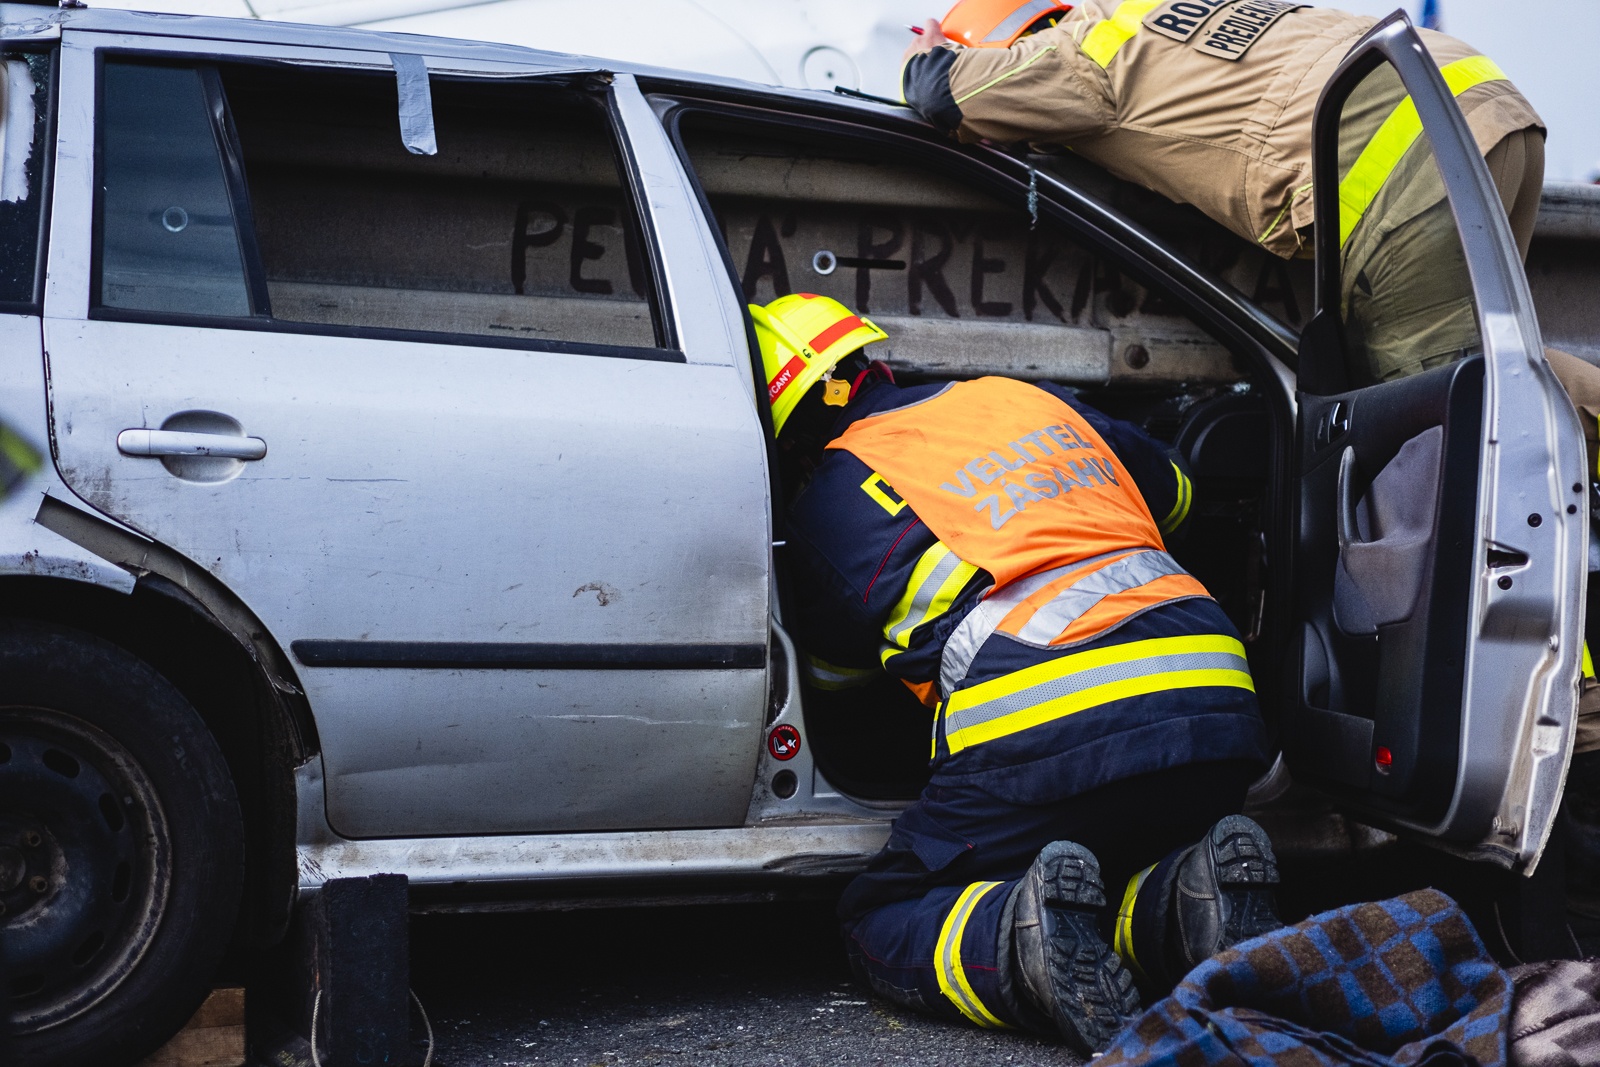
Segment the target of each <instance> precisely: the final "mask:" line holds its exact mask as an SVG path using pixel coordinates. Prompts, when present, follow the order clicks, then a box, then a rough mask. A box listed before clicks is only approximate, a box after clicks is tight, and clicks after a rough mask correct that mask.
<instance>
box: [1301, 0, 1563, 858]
mask: <svg viewBox="0 0 1600 1067" xmlns="http://www.w3.org/2000/svg"><path fill="white" fill-rule="evenodd" d="M1496 77H1503V75H1499V73H1498V71H1497V70H1496V69H1495V68H1494V67H1493V64H1490V63H1488V62H1487V61H1486V60H1483V58H1482V57H1473V59H1472V60H1462V61H1460V62H1458V63H1453V64H1449V65H1447V66H1446V67H1445V68H1444V69H1443V71H1441V69H1440V67H1439V66H1438V65H1437V64H1436V62H1435V60H1434V59H1433V57H1432V56H1430V55H1429V53H1428V51H1427V50H1426V48H1424V46H1423V43H1422V40H1421V39H1420V37H1419V35H1418V34H1417V32H1416V30H1414V29H1413V28H1412V26H1411V24H1410V22H1409V20H1407V19H1406V18H1405V16H1404V15H1403V14H1401V13H1400V12H1396V13H1395V14H1394V15H1392V16H1390V17H1389V18H1387V19H1385V20H1383V21H1382V22H1380V23H1379V24H1378V25H1377V26H1375V27H1374V28H1373V29H1372V31H1371V32H1370V33H1369V34H1368V35H1367V36H1366V37H1365V38H1363V39H1362V41H1361V42H1360V43H1359V44H1358V45H1357V46H1356V47H1355V48H1354V49H1352V50H1351V52H1350V54H1349V55H1348V56H1347V57H1346V58H1345V60H1344V62H1343V63H1342V64H1341V66H1340V67H1339V70H1338V72H1337V73H1336V74H1335V76H1334V77H1333V79H1332V80H1331V81H1330V82H1329V84H1328V87H1327V89H1326V90H1325V91H1324V93H1323V96H1322V99H1321V101H1320V103H1319V105H1318V109H1317V116H1316V142H1315V149H1316V159H1315V199H1316V219H1317V221H1316V251H1317V309H1318V310H1317V314H1316V317H1315V319H1314V321H1313V322H1312V323H1311V324H1310V325H1309V326H1308V327H1307V329H1306V333H1305V336H1304V337H1303V338H1302V342H1301V356H1300V384H1299V390H1300V392H1299V404H1300V407H1299V412H1300V415H1299V418H1300V423H1299V438H1298V445H1299V448H1298V456H1297V476H1298V486H1297V497H1298V500H1297V503H1298V514H1297V527H1296V537H1297V546H1296V551H1297V553H1298V556H1297V559H1296V560H1295V562H1294V576H1295V626H1296V632H1295V633H1294V634H1293V640H1292V641H1291V649H1292V650H1293V651H1292V652H1291V664H1290V674H1291V677H1292V678H1293V680H1294V684H1293V685H1292V687H1291V691H1290V693H1289V694H1287V695H1288V696H1289V699H1288V700H1287V701H1286V709H1287V710H1286V714H1285V717H1284V721H1283V745H1284V753H1285V756H1286V759H1287V760H1288V763H1289V767H1290V769H1291V770H1292V772H1293V773H1294V775H1295V777H1296V778H1297V779H1298V780H1301V781H1304V782H1308V783H1310V784H1313V785H1315V786H1317V787H1319V788H1321V789H1323V790H1324V791H1326V792H1328V793H1330V794H1332V795H1333V796H1334V797H1335V798H1336V799H1337V800H1338V801H1339V802H1340V803H1341V805H1343V806H1344V807H1346V808H1348V809H1349V810H1351V811H1352V813H1354V814H1356V815H1357V816H1358V817H1360V818H1362V819H1363V820H1364V821H1370V822H1374V823H1377V824H1379V825H1384V826H1388V827H1392V828H1395V829H1399V830H1402V831H1410V832H1412V833H1415V834H1420V835H1423V836H1425V837H1428V838H1431V839H1433V840H1435V841H1437V842H1439V843H1441V844H1443V845H1444V846H1445V847H1447V848H1449V849H1451V850H1452V851H1456V852H1460V853H1462V854H1466V855H1469V856H1472V857H1475V858H1481V859H1487V860H1491V861H1493V862H1495V863H1498V864H1500V865H1502V866H1505V867H1512V868H1521V869H1523V870H1525V871H1528V872H1530V873H1531V871H1532V868H1533V866H1534V865H1535V863H1536V862H1537V860H1538V857H1539V854H1540V851H1541V850H1542V848H1543V847H1544V843H1545V841H1546V839H1547V837H1548V835H1549V831H1550V827H1551V824H1552V822H1553V820H1554V817H1555V813H1556V808H1557V805H1558V803H1559V801H1560V797H1561V790H1562V782H1563V779H1564V777H1565V772H1566V767H1567V761H1568V757H1569V755H1570V750H1571V746H1572V737H1573V728H1574V720H1575V716H1576V710H1577V688H1578V683H1579V672H1580V660H1581V647H1582V618H1583V595H1584V587H1583V576H1584V575H1583V572H1584V566H1585V547H1586V537H1587V523H1588V514H1587V511H1588V508H1587V499H1588V497H1587V487H1586V484H1585V483H1586V472H1585V466H1586V464H1585V461H1584V458H1583V440H1582V435H1581V430H1580V427H1579V424H1578V422H1577V416H1576V414H1575V413H1574V411H1573V409H1572V406H1571V404H1570V403H1569V402H1568V400H1567V398H1566V395H1565V394H1564V393H1563V391H1562V389H1561V387H1560V385H1559V384H1558V383H1557V381H1556V378H1555V376H1554V374H1553V373H1552V372H1551V371H1550V369H1549V367H1548V365H1547V364H1546V362H1545V359H1544V356H1543V345H1542V343H1541V341H1540V336H1539V326H1538V323H1537V321H1536V319H1535V316H1534V308H1533V301H1532V299H1531V297H1530V296H1529V293H1528V286H1527V279H1526V277H1525V276H1524V274H1523V269H1522V262H1521V258H1520V256H1519V255H1518V252H1517V248H1516V244H1515V241H1514V239H1513V236H1512V233H1511V229H1510V226H1509V224H1508V223H1507V221H1506V215H1505V211H1504V209H1503V208H1502V207H1501V203H1500V199H1499V197H1498V195H1497V193H1496V190H1495V186H1494V184H1493V182H1492V180H1491V178H1490V176H1489V171H1488V168H1487V167H1486V166H1485V164H1484V160H1483V156H1482V155H1481V154H1480V152H1479V151H1478V149H1477V147H1476V145H1475V143H1474V140H1473V134H1472V131H1471V130H1470V129H1469V128H1468V126H1467V122H1466V120H1465V119H1464V118H1463V117H1462V112H1461V109H1460V108H1459V107H1458V106H1457V103H1456V101H1455V99H1454V97H1455V95H1457V94H1459V93H1462V92H1465V91H1466V89H1467V88H1470V87H1471V86H1473V85H1477V84H1481V83H1482V82H1483V81H1486V80H1493V79H1494V78H1496Z"/></svg>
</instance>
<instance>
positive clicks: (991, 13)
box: [939, 0, 1072, 48]
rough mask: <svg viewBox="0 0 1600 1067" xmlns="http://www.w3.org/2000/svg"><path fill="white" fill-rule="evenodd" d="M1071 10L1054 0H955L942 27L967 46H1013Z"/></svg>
mask: <svg viewBox="0 0 1600 1067" xmlns="http://www.w3.org/2000/svg"><path fill="white" fill-rule="evenodd" d="M1071 10H1072V5H1071V4H1058V3H1054V2H1053V0H956V6H955V7H952V8H951V9H950V10H949V11H948V12H946V13H945V16H944V19H943V21H941V22H940V23H939V28H940V29H941V30H943V31H944V35H945V36H946V37H948V38H950V39H951V40H952V41H957V42H959V43H961V44H964V45H966V46H967V47H968V48H1010V47H1011V45H1012V44H1013V43H1014V42H1015V41H1016V39H1017V38H1018V37H1021V36H1023V35H1024V34H1026V33H1028V32H1029V31H1031V30H1033V29H1036V28H1038V25H1039V23H1040V21H1042V20H1045V19H1049V18H1050V17H1051V16H1052V15H1055V16H1060V15H1064V14H1066V13H1067V12H1068V11H1071Z"/></svg>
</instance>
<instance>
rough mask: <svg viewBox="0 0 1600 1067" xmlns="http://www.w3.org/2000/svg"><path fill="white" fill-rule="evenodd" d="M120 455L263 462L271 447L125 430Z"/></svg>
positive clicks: (248, 440)
mask: <svg viewBox="0 0 1600 1067" xmlns="http://www.w3.org/2000/svg"><path fill="white" fill-rule="evenodd" d="M117 451H119V452H121V453H122V454H123V455H125V456H214V457H216V458H217V459H260V458H261V457H262V456H265V455H266V454H267V443H266V442H265V441H263V440H262V439H261V438H259V437H234V436H231V435H229V434H221V433H190V432H188V431H184V430H123V431H122V432H121V433H119V434H117Z"/></svg>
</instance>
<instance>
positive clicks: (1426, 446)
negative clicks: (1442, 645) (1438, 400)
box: [1333, 426, 1444, 637]
mask: <svg viewBox="0 0 1600 1067" xmlns="http://www.w3.org/2000/svg"><path fill="white" fill-rule="evenodd" d="M1443 446H1444V427H1442V426H1435V427H1432V428H1431V429H1428V430H1425V431H1423V432H1422V433H1420V434H1418V435H1417V436H1415V437H1413V438H1411V439H1410V440H1409V441H1407V442H1406V443H1405V444H1404V445H1402V446H1401V448H1400V451H1399V453H1398V454H1396V456H1395V457H1394V459H1392V460H1390V461H1389V463H1388V464H1387V465H1386V466H1385V467H1384V468H1383V470H1381V471H1379V472H1378V476H1377V477H1376V478H1374V479H1373V481H1372V485H1371V487H1370V488H1369V489H1368V490H1367V492H1366V494H1365V495H1364V496H1363V497H1362V498H1361V502H1360V503H1359V504H1358V505H1356V506H1355V508H1354V509H1353V510H1354V515H1353V516H1351V518H1352V519H1353V523H1351V522H1350V521H1349V520H1347V519H1346V518H1345V514H1341V522H1340V538H1339V565H1338V570H1337V571H1336V573H1335V575H1334V583H1333V614H1334V621H1335V622H1336V623H1337V624H1338V626H1339V629H1340V630H1342V631H1343V632H1344V633H1346V634H1348V635H1350V636H1352V637H1356V636H1363V635H1370V634H1375V633H1377V632H1378V627H1380V626H1387V625H1390V624H1392V623H1397V622H1404V621H1405V620H1407V619H1409V618H1410V617H1411V615H1412V612H1413V611H1414V610H1415V609H1416V605H1417V601H1418V598H1419V595H1420V594H1421V592H1422V588H1423V584H1424V583H1425V582H1426V581H1428V579H1429V576H1430V574H1431V573H1432V568H1431V567H1430V565H1429V564H1430V561H1431V560H1432V559H1433V556H1434V548H1435V545H1436V543H1437V541H1438V529H1439V522H1438V497H1439V478H1440V471H1441V469H1442V457H1443ZM1354 465H1355V464H1354V451H1353V450H1351V449H1346V451H1345V456H1344V460H1343V464H1342V466H1341V469H1340V472H1339V485H1340V497H1341V500H1340V507H1341V511H1342V512H1344V513H1347V509H1348V503H1347V501H1348V497H1349V494H1350V492H1351V488H1352V487H1351V481H1352V480H1353V478H1354V477H1355V475H1354V470H1353V468H1354ZM1350 525H1353V526H1354V529H1349V528H1348V527H1349V526H1350Z"/></svg>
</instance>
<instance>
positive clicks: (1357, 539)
mask: <svg viewBox="0 0 1600 1067" xmlns="http://www.w3.org/2000/svg"><path fill="white" fill-rule="evenodd" d="M1355 480H1356V450H1355V449H1353V448H1351V447H1349V446H1348V445H1347V446H1345V450H1344V452H1343V453H1342V454H1341V455H1340V456H1339V486H1338V499H1337V501H1335V503H1334V508H1335V510H1336V513H1337V519H1338V525H1339V551H1340V552H1343V551H1344V550H1345V549H1347V548H1349V547H1350V546H1351V545H1353V544H1360V543H1361V524H1360V522H1359V521H1358V520H1357V518H1356V492H1355Z"/></svg>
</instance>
